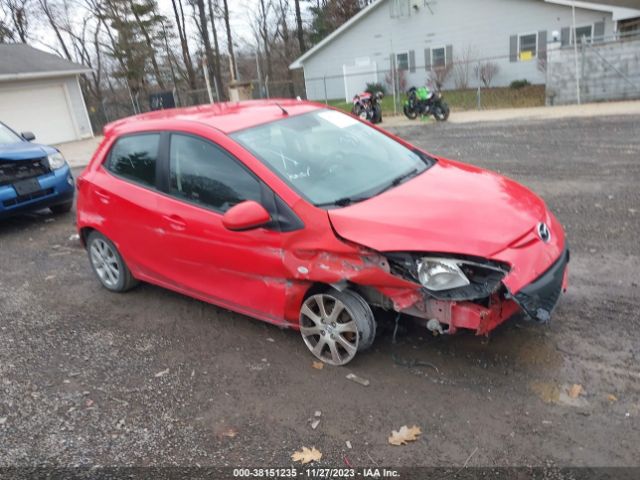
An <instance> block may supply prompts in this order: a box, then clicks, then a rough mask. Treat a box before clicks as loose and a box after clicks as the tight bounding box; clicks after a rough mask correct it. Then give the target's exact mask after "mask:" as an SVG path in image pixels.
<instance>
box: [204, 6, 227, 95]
mask: <svg viewBox="0 0 640 480" xmlns="http://www.w3.org/2000/svg"><path fill="white" fill-rule="evenodd" d="M208 2H209V22H211V33H212V34H213V49H214V53H215V59H214V62H215V63H214V65H213V74H214V77H215V79H216V86H217V88H218V96H219V97H221V98H226V95H225V94H224V88H222V68H221V64H220V43H219V42H218V29H217V27H216V17H217V15H216V14H215V13H214V12H216V11H219V9H220V8H219V5H217V3H216V8H214V5H213V0H208ZM221 98H219V99H218V100H220V99H221Z"/></svg>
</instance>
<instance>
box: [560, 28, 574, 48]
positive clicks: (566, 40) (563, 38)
mask: <svg viewBox="0 0 640 480" xmlns="http://www.w3.org/2000/svg"><path fill="white" fill-rule="evenodd" d="M570 43H571V28H570V27H564V28H563V29H562V30H560V44H561V45H562V46H563V47H566V46H567V45H569V44H570Z"/></svg>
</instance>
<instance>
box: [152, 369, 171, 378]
mask: <svg viewBox="0 0 640 480" xmlns="http://www.w3.org/2000/svg"><path fill="white" fill-rule="evenodd" d="M167 373H169V369H168V368H167V369H166V370H162V371H161V372H158V373H156V374H155V377H156V378H158V377H164V376H165V375H166V374H167Z"/></svg>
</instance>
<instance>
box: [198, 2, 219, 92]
mask: <svg viewBox="0 0 640 480" xmlns="http://www.w3.org/2000/svg"><path fill="white" fill-rule="evenodd" d="M194 3H195V6H196V7H197V8H198V17H197V20H198V22H199V23H198V30H199V31H200V37H201V38H202V43H203V44H204V55H205V58H206V60H207V71H206V74H207V75H208V77H209V82H210V84H211V85H213V84H214V68H215V60H214V58H213V50H212V49H211V41H210V40H209V25H208V22H207V13H206V11H205V5H204V0H194Z"/></svg>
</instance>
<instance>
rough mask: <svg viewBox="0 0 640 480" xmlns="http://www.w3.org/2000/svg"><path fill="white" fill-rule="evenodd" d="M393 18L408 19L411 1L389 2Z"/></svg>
mask: <svg viewBox="0 0 640 480" xmlns="http://www.w3.org/2000/svg"><path fill="white" fill-rule="evenodd" d="M389 7H390V9H391V11H390V14H391V18H401V17H408V16H409V13H410V8H409V0H391V2H389Z"/></svg>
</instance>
